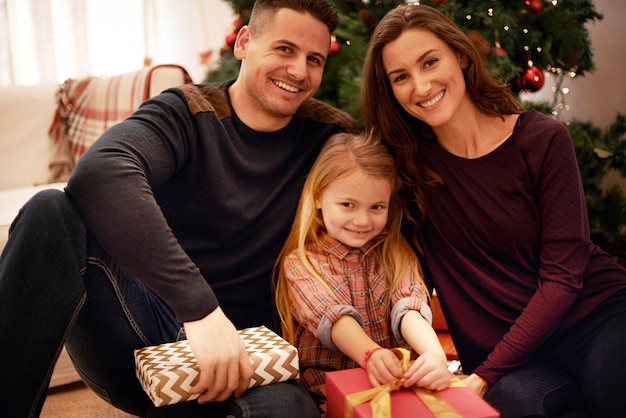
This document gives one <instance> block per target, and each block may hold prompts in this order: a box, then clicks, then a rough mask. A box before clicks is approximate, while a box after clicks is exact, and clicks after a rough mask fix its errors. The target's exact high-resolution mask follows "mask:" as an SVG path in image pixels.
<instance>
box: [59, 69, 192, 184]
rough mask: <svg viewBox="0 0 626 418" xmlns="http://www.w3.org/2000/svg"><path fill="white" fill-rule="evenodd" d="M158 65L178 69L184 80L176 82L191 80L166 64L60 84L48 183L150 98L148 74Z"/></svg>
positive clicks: (65, 174)
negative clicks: (108, 130)
mask: <svg viewBox="0 0 626 418" xmlns="http://www.w3.org/2000/svg"><path fill="white" fill-rule="evenodd" d="M162 67H175V68H178V69H179V70H180V71H182V74H183V77H184V82H183V83H180V84H184V83H189V82H191V78H190V76H189V74H188V73H187V71H186V70H185V69H184V68H182V67H179V66H174V65H170V64H166V65H157V66H152V67H146V68H143V69H142V70H140V71H135V72H131V73H126V74H121V75H117V76H113V77H87V78H84V79H68V80H66V81H65V82H64V83H63V85H61V86H60V88H59V90H58V91H57V103H58V106H57V110H56V113H55V116H54V120H53V122H52V125H51V126H50V130H49V132H48V134H49V136H50V139H51V140H52V143H53V150H52V157H51V160H50V166H49V170H50V178H49V181H50V182H58V181H66V180H67V179H68V178H69V175H70V173H71V172H72V169H73V168H74V166H75V165H76V162H77V161H78V159H79V158H80V157H81V156H82V155H83V154H84V153H85V151H87V149H88V148H89V147H90V146H91V145H92V144H93V143H94V142H95V141H96V139H98V138H99V137H100V135H102V133H103V132H104V131H105V130H107V129H108V128H110V127H111V126H113V125H115V124H116V123H118V122H120V121H122V120H124V119H126V118H127V117H128V116H130V115H131V114H132V113H133V112H134V111H135V110H136V109H137V108H138V107H139V105H140V104H141V103H142V102H143V101H145V100H147V99H148V98H150V96H151V91H150V85H151V81H152V76H153V75H154V73H155V70H157V69H159V68H162ZM172 87H173V86H172ZM159 92H160V91H157V92H153V95H154V94H156V93H159Z"/></svg>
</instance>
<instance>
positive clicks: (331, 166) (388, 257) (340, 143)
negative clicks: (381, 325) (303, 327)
mask: <svg viewBox="0 0 626 418" xmlns="http://www.w3.org/2000/svg"><path fill="white" fill-rule="evenodd" d="M359 170H360V171H362V172H363V173H365V174H367V175H369V176H372V177H374V178H376V179H385V180H388V181H389V184H390V186H391V199H390V202H389V214H388V219H387V224H386V225H385V228H384V229H383V231H382V232H381V233H380V234H379V235H378V236H377V237H376V238H374V242H373V245H372V247H371V249H370V251H371V252H373V255H374V257H375V258H376V260H378V262H379V263H380V265H381V266H382V268H383V271H384V272H385V277H386V279H387V292H386V294H385V301H386V307H387V311H388V310H389V305H390V299H391V295H392V294H393V292H394V291H395V290H396V289H397V288H398V287H399V286H400V284H401V281H402V278H403V277H404V276H405V275H406V274H407V272H408V270H409V269H411V268H413V267H412V265H411V263H410V260H411V259H412V258H413V257H415V255H414V253H413V250H412V248H411V247H410V245H409V244H408V242H407V241H406V239H405V238H404V236H403V235H402V233H401V231H400V226H401V224H402V205H401V202H400V199H399V197H398V190H399V189H400V180H399V179H398V176H397V174H396V167H395V163H394V160H393V157H392V156H391V155H390V154H389V152H388V151H387V148H386V147H385V145H383V144H382V143H381V142H380V140H379V138H378V137H375V136H373V135H372V134H360V135H359V134H349V133H339V134H335V135H333V136H332V137H331V138H329V139H328V141H327V142H326V144H325V145H324V147H323V148H322V150H321V152H320V154H319V156H318V158H317V160H316V161H315V163H314V164H313V167H312V168H311V171H310V172H309V175H308V177H307V179H306V182H305V184H304V188H303V190H302V194H301V196H300V201H299V203H298V209H297V212H296V216H295V219H294V222H293V225H292V227H291V231H290V232H289V236H288V237H287V240H286V242H285V244H284V246H283V249H282V251H281V253H280V255H279V257H278V259H277V261H276V264H275V268H274V273H275V274H274V279H275V280H274V285H275V291H276V307H277V310H278V314H279V316H280V319H281V325H282V332H283V337H284V338H285V339H286V340H287V341H289V342H290V343H292V344H294V343H295V323H294V320H293V316H292V312H291V303H290V301H289V293H288V285H287V278H286V276H285V274H286V272H285V270H284V265H283V262H284V259H285V257H287V256H288V255H289V254H291V253H292V252H294V251H295V252H296V253H297V254H298V257H299V258H300V260H301V262H302V264H303V265H304V266H305V268H306V269H307V270H308V271H309V273H310V274H311V276H313V277H315V278H316V279H317V280H319V281H320V283H321V284H322V285H323V286H325V287H326V288H327V289H328V290H329V292H330V291H331V290H330V288H329V286H328V284H327V283H326V282H325V281H324V279H323V277H322V275H321V273H320V272H319V271H317V270H316V269H315V267H314V266H313V264H312V263H311V261H310V260H309V257H308V255H307V252H308V250H309V249H316V248H320V245H321V243H320V236H319V232H320V231H321V230H323V229H324V221H323V219H322V216H321V213H320V211H319V210H318V209H317V207H316V200H317V199H319V198H320V197H321V195H322V192H323V191H324V190H325V189H326V187H328V185H329V184H330V183H331V182H333V181H336V180H338V179H340V178H342V177H345V176H348V175H350V174H352V173H354V172H355V171H359ZM415 277H416V278H420V279H421V277H422V276H421V272H420V271H417V272H415Z"/></svg>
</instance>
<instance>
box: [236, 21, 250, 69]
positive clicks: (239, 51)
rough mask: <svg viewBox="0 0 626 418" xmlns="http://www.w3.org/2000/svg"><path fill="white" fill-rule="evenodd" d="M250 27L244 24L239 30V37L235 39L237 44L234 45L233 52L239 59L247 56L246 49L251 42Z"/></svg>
mask: <svg viewBox="0 0 626 418" xmlns="http://www.w3.org/2000/svg"><path fill="white" fill-rule="evenodd" d="M250 36H252V34H251V33H250V27H249V26H248V25H245V26H242V27H241V29H239V32H237V38H236V39H235V45H233V54H234V55H235V58H236V59H237V60H239V61H241V60H242V59H244V58H245V57H246V49H247V47H248V44H249V43H250Z"/></svg>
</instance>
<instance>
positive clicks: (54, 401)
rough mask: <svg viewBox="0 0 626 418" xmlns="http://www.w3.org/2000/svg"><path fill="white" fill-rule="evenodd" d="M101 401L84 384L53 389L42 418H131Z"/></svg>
mask: <svg viewBox="0 0 626 418" xmlns="http://www.w3.org/2000/svg"><path fill="white" fill-rule="evenodd" d="M133 416H134V415H129V414H127V413H125V412H123V411H120V410H118V409H116V408H114V407H112V406H111V405H109V404H108V403H107V402H105V401H104V400H102V399H100V398H99V397H98V395H96V394H95V393H94V392H93V391H91V390H90V389H89V388H88V387H87V386H85V384H84V383H82V382H76V383H71V384H68V385H63V386H58V387H55V388H51V389H49V391H48V397H47V398H46V401H45V403H44V405H43V409H42V411H41V415H40V417H41V418H131V417H133Z"/></svg>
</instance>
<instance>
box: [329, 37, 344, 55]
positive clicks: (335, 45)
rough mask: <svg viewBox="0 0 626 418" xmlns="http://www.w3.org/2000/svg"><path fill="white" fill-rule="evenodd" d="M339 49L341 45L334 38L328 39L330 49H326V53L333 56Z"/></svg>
mask: <svg viewBox="0 0 626 418" xmlns="http://www.w3.org/2000/svg"><path fill="white" fill-rule="evenodd" d="M340 50H341V45H339V42H337V41H336V40H332V41H330V49H329V50H328V55H329V56H331V57H332V56H334V55H337V54H339V51H340Z"/></svg>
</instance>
